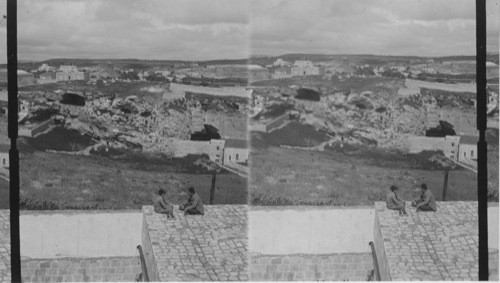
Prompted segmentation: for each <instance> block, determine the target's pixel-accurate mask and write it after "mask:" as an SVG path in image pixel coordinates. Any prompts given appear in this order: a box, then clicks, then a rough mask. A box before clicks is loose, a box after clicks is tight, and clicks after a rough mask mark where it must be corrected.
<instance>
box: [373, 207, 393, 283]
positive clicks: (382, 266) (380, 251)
mask: <svg viewBox="0 0 500 283" xmlns="http://www.w3.org/2000/svg"><path fill="white" fill-rule="evenodd" d="M374 232H375V235H374V238H375V241H374V242H373V244H374V249H375V254H376V256H377V264H378V272H379V274H380V279H381V280H382V281H391V272H390V270H389V263H388V262H387V255H386V254H385V248H384V241H383V237H382V230H381V229H380V220H379V216H378V214H377V211H376V210H375V227H374Z"/></svg>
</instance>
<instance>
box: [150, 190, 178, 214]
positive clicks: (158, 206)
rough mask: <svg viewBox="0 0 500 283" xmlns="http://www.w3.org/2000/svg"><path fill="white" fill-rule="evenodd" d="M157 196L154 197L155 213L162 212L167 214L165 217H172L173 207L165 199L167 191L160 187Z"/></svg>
mask: <svg viewBox="0 0 500 283" xmlns="http://www.w3.org/2000/svg"><path fill="white" fill-rule="evenodd" d="M158 195H159V196H158V197H156V198H155V201H154V208H155V212H156V213H164V214H166V215H167V218H175V217H174V207H173V206H172V205H171V204H170V203H168V202H166V201H165V197H166V196H167V193H166V192H165V190H163V189H160V190H159V191H158Z"/></svg>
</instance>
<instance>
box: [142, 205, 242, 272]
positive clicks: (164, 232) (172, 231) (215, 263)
mask: <svg viewBox="0 0 500 283" xmlns="http://www.w3.org/2000/svg"><path fill="white" fill-rule="evenodd" d="M143 214H144V220H145V222H144V225H145V226H144V227H145V229H146V231H143V233H145V232H147V233H148V234H149V240H148V241H150V244H151V246H152V254H153V257H154V262H155V264H156V271H155V273H156V274H158V280H159V281H228V280H230V281H242V280H248V270H247V269H248V268H247V266H248V251H247V230H248V229H247V224H248V221H247V216H248V207H247V206H246V205H207V206H205V215H204V216H201V215H187V216H185V215H183V213H182V211H179V210H177V209H175V211H174V214H175V217H176V218H175V219H167V216H166V215H164V214H158V213H155V212H153V207H152V206H144V207H143ZM143 239H144V235H143ZM146 246H147V244H145V243H144V242H143V247H146ZM148 272H149V270H148ZM150 279H151V278H150Z"/></svg>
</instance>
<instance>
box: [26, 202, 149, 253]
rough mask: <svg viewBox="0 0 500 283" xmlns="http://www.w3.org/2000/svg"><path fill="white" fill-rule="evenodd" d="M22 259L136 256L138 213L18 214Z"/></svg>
mask: <svg viewBox="0 0 500 283" xmlns="http://www.w3.org/2000/svg"><path fill="white" fill-rule="evenodd" d="M19 222H20V237H21V256H23V257H27V258H43V259H45V258H61V257H72V258H85V257H109V256H113V257H116V256H124V257H128V256H137V255H138V251H137V246H138V245H140V244H141V225H142V215H141V213H140V211H135V210H130V211H105V210H103V211H88V210H54V211H38V210H36V211H35V210H29V211H21V215H20V218H19Z"/></svg>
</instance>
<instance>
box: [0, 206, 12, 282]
mask: <svg viewBox="0 0 500 283" xmlns="http://www.w3.org/2000/svg"><path fill="white" fill-rule="evenodd" d="M9 221H10V212H9V210H7V209H5V210H0V282H9V281H10V279H11V273H10V222H9Z"/></svg>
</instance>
